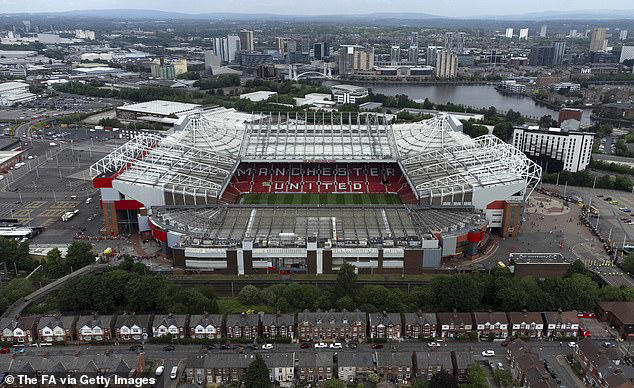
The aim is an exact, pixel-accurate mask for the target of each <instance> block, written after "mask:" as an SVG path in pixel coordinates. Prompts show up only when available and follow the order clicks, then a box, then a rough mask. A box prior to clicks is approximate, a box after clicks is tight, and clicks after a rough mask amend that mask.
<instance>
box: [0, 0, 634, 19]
mask: <svg viewBox="0 0 634 388" xmlns="http://www.w3.org/2000/svg"><path fill="white" fill-rule="evenodd" d="M573 4H574V10H592V9H604V10H605V9H619V10H620V9H633V8H634V5H633V2H632V0H601V1H597V0H319V1H315V0H186V1H174V0H151V1H149V0H19V1H17V0H0V13H14V12H51V11H52V12H55V11H72V10H85V9H153V10H161V11H177V12H184V13H206V12H236V13H273V14H285V15H334V14H364V13H371V12H417V13H428V14H433V15H439V16H456V17H469V16H479V15H515V14H523V13H529V12H540V11H566V10H571V8H572V6H573Z"/></svg>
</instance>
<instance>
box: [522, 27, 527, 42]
mask: <svg viewBox="0 0 634 388" xmlns="http://www.w3.org/2000/svg"><path fill="white" fill-rule="evenodd" d="M522 39H524V40H527V39H528V28H521V29H520V40H522Z"/></svg>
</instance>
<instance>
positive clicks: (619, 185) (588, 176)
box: [542, 170, 632, 191]
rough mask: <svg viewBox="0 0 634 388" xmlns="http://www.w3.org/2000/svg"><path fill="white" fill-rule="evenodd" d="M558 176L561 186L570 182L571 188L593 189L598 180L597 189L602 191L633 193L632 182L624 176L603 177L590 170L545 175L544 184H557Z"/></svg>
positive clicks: (543, 177) (543, 176)
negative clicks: (595, 181)
mask: <svg viewBox="0 0 634 388" xmlns="http://www.w3.org/2000/svg"><path fill="white" fill-rule="evenodd" d="M557 174H559V184H565V183H566V182H568V185H569V186H581V187H592V186H593V184H594V180H595V178H596V180H597V183H596V187H598V188H600V189H610V190H621V191H632V181H631V180H630V178H628V177H627V176H623V175H602V176H598V175H595V174H592V173H591V172H590V171H588V170H583V171H578V172H570V171H561V172H559V173H544V174H543V175H542V182H544V183H557Z"/></svg>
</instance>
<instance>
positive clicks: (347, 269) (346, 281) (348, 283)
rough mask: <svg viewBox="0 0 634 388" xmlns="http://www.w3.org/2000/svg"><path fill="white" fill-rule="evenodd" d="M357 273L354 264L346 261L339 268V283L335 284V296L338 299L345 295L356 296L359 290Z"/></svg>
mask: <svg viewBox="0 0 634 388" xmlns="http://www.w3.org/2000/svg"><path fill="white" fill-rule="evenodd" d="M357 277H358V276H357V273H356V271H355V268H354V266H352V265H351V264H348V263H344V264H343V265H342V266H341V267H340V268H339V273H338V274H337V284H336V285H335V297H336V298H337V299H340V298H343V297H344V296H350V297H354V296H355V294H356V290H357Z"/></svg>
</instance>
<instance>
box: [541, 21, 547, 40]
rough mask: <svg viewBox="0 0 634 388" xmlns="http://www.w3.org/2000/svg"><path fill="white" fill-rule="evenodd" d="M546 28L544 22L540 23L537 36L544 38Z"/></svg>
mask: <svg viewBox="0 0 634 388" xmlns="http://www.w3.org/2000/svg"><path fill="white" fill-rule="evenodd" d="M547 30H548V26H546V25H545V24H542V27H541V28H540V29H539V37H540V38H545V37H546V31H547Z"/></svg>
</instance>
